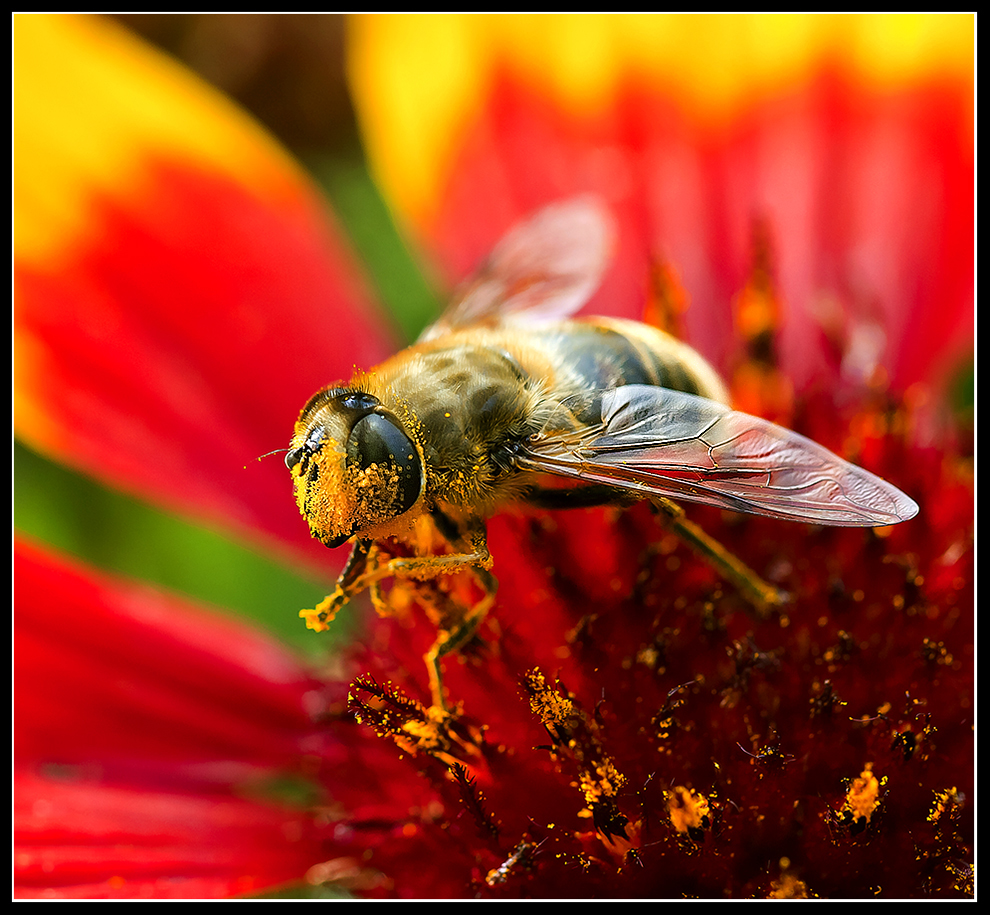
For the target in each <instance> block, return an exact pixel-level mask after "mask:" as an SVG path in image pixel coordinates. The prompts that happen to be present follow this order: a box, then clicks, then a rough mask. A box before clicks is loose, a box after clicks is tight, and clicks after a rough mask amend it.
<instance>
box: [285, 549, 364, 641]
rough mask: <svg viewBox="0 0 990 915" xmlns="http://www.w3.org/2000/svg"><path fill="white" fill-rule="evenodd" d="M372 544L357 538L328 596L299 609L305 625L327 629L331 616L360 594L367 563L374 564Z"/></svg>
mask: <svg viewBox="0 0 990 915" xmlns="http://www.w3.org/2000/svg"><path fill="white" fill-rule="evenodd" d="M372 549H373V544H372V543H371V541H370V540H358V541H357V542H355V544H354V548H353V549H352V550H351V555H350V556H349V557H348V559H347V563H346V564H345V565H344V570H343V571H342V572H341V573H340V576H339V577H338V578H337V586H336V587H335V588H334V591H333V593H332V594H330V595H329V596H327V597H325V598H324V599H323V600H322V601H320V603H318V604H317V605H316V607H315V608H314V609H312V610H300V611H299V616H301V617H302V618H303V619H304V620H306V627H307V628H308V629H313V630H315V631H316V632H323V631H324V630H326V629H328V628H329V626H330V623H331V622H333V618H334V617H335V616H336V615H337V613H338V611H339V610H340V608H341V607H343V606H344V604H346V603H347V602H348V601H349V600H350V599H351V598H352V597H354V595H355V594H360V593H361V591H363V590H364V589H365V588H366V587H367V584H365V583H364V578H365V575H366V572H367V571H368V567H369V565H374V563H373V557H372Z"/></svg>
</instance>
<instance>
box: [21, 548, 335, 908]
mask: <svg viewBox="0 0 990 915" xmlns="http://www.w3.org/2000/svg"><path fill="white" fill-rule="evenodd" d="M14 574H15V582H16V585H15V595H14V596H15V615H14V645H15V653H14V689H15V692H14V700H15V704H14V751H15V761H16V764H17V777H16V780H15V786H14V787H15V887H16V890H15V891H16V894H17V895H18V896H21V897H46V898H57V897H63V898H68V897H72V898H96V897H99V898H108V897H120V898H123V897H128V898H136V897H142V896H146V897H152V896H156V897H160V896H166V897H183V896H184V897H190V896H226V895H231V894H237V893H248V892H257V891H258V890H260V889H261V888H264V887H267V886H272V885H275V884H279V883H283V882H286V881H289V880H295V881H298V880H301V878H302V876H303V874H304V873H305V871H306V869H307V868H309V867H310V866H312V865H313V864H315V863H317V862H319V861H321V860H323V858H324V852H323V849H322V847H321V845H320V843H319V842H318V841H317V839H316V837H315V833H314V831H313V830H312V829H311V827H310V820H309V818H308V817H306V816H305V815H304V811H303V808H300V807H291V806H286V805H285V804H284V803H277V802H276V800H275V798H276V795H272V794H271V791H272V783H273V781H274V780H275V779H277V778H279V777H282V776H288V777H291V778H295V779H304V778H305V777H308V776H307V773H306V771H305V770H304V769H301V768H300V766H301V763H302V760H303V758H304V756H305V755H306V753H319V752H320V749H321V741H318V740H317V739H316V735H315V732H314V729H313V724H312V721H311V719H310V716H309V715H308V714H307V710H306V703H307V694H308V693H309V692H310V691H311V690H312V689H314V687H315V684H314V682H313V681H312V680H310V679H309V678H308V677H307V675H306V674H305V672H304V671H302V670H301V668H300V667H299V666H298V664H297V663H296V662H295V661H294V660H293V659H292V658H291V657H290V656H289V655H288V654H287V653H286V652H285V651H284V650H283V649H280V648H279V647H277V646H276V645H274V644H272V643H271V642H269V641H267V640H265V639H263V638H262V637H261V636H259V635H257V634H256V633H254V632H252V631H251V630H250V629H248V628H246V627H245V626H243V625H242V624H239V623H235V622H233V621H230V620H226V619H223V618H221V617H219V616H217V615H216V614H213V613H208V612H206V611H204V610H200V609H197V608H193V607H191V606H189V605H188V604H186V603H184V602H182V601H179V600H177V599H176V598H172V597H168V596H165V595H162V594H160V593H157V592H155V591H152V590H151V589H148V588H145V587H139V586H135V585H127V584H124V583H122V582H120V581H116V580H112V579H109V578H105V577H102V576H100V577H97V576H94V575H92V574H90V573H87V572H85V571H84V570H82V569H80V568H79V567H77V566H74V565H70V564H68V563H65V562H62V561H58V560H54V559H52V558H51V557H50V556H48V555H47V554H45V553H43V552H41V551H39V550H37V549H35V548H33V547H29V546H27V545H24V544H17V547H16V551H15V567H14ZM314 785H315V783H314ZM246 792H248V793H250V794H253V795H254V799H252V798H251V797H249V794H248V793H246ZM266 796H268V797H269V799H268V800H265V799H264V798H265V797H266Z"/></svg>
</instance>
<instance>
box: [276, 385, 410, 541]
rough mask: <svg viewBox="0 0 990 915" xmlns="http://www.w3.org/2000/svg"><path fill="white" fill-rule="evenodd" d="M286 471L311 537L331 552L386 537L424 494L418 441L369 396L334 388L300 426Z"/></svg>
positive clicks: (309, 406) (307, 409) (305, 415)
mask: <svg viewBox="0 0 990 915" xmlns="http://www.w3.org/2000/svg"><path fill="white" fill-rule="evenodd" d="M285 464H286V466H287V467H288V468H289V470H290V471H291V472H292V479H293V483H294V485H295V495H296V503H297V504H298V505H299V510H300V511H301V512H302V514H303V517H304V518H305V519H306V521H307V522H308V523H309V529H310V532H311V533H312V534H313V536H314V537H316V539H317V540H319V541H321V542H322V543H324V544H325V545H326V546H329V547H334V546H340V545H341V544H342V543H344V542H345V541H347V540H349V539H350V538H351V537H353V536H355V535H356V536H358V537H360V536H361V535H362V534H366V533H368V532H369V531H376V532H377V533H380V532H381V531H382V529H383V526H384V527H386V528H387V526H388V524H389V522H391V521H392V520H394V519H395V518H398V517H399V516H400V515H403V514H405V513H406V512H408V511H409V510H410V509H411V508H413V506H415V505H416V503H417V502H418V501H419V500H420V497H421V496H422V494H423V488H424V473H423V460H422V458H421V456H420V452H419V451H418V449H417V448H416V444H415V442H414V441H413V440H412V438H410V436H409V434H408V433H407V432H406V431H405V429H404V428H403V426H402V424H401V423H400V422H399V420H398V419H397V418H396V417H395V416H394V415H393V414H391V413H390V412H389V411H388V410H386V409H385V408H384V407H382V405H381V403H380V402H379V401H378V399H377V398H376V397H374V396H373V395H371V394H367V393H365V392H363V391H354V390H347V389H341V388H327V389H326V390H324V391H321V392H320V393H319V394H317V395H316V396H315V397H313V398H312V399H311V400H310V402H309V403H308V404H306V406H305V407H304V408H303V411H302V413H301V415H300V417H299V421H298V422H297V423H296V429H295V434H294V435H293V437H292V443H291V445H290V448H289V453H288V454H287V455H286V456H285Z"/></svg>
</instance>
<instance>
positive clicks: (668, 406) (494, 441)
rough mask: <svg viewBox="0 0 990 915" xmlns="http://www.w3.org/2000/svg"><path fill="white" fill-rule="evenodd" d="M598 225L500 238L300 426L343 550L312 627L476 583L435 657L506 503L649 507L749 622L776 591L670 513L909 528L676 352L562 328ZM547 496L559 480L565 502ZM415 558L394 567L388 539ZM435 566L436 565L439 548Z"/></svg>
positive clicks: (582, 293) (835, 463)
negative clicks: (714, 511) (453, 580)
mask: <svg viewBox="0 0 990 915" xmlns="http://www.w3.org/2000/svg"><path fill="white" fill-rule="evenodd" d="M611 239H612V227H611V222H610V218H609V216H608V214H607V212H606V210H605V209H604V208H603V207H602V206H601V205H600V204H598V203H597V202H596V201H595V200H593V199H591V198H577V199H574V200H570V201H566V202H562V203H558V204H554V205H551V206H549V207H546V208H545V209H543V210H541V211H539V212H538V213H536V214H535V215H534V216H532V217H531V218H530V219H529V220H527V221H525V222H523V223H522V224H520V225H518V226H517V227H516V228H515V229H513V230H512V231H510V232H509V234H508V235H507V236H505V237H504V238H503V239H502V241H501V242H500V243H499V244H498V245H497V247H496V248H495V249H494V251H493V252H492V254H491V255H490V256H489V259H488V261H487V262H486V263H485V265H484V266H483V267H482V268H481V270H480V271H479V272H478V273H477V274H476V275H475V276H474V277H473V278H472V279H471V280H470V281H469V282H468V283H467V284H466V285H465V286H464V287H463V288H462V290H461V291H460V293H459V294H458V295H457V296H456V297H455V298H454V300H453V302H452V304H451V305H450V306H449V307H448V309H447V310H446V311H445V312H444V314H443V315H442V316H441V317H440V318H439V320H438V321H437V322H436V323H434V324H433V325H431V326H430V327H428V328H427V329H426V330H425V331H424V332H423V334H422V335H421V337H420V338H419V340H418V341H417V342H416V344H414V345H413V346H411V347H409V348H408V349H406V350H404V351H402V352H400V353H398V354H397V355H395V356H393V357H391V358H390V359H388V360H386V361H385V362H384V363H382V364H381V365H379V366H377V367H376V368H373V369H371V370H370V371H367V372H359V373H357V374H356V375H355V376H354V377H353V378H352V379H351V380H350V382H349V383H348V384H346V385H336V386H331V387H328V388H325V389H324V390H322V391H319V392H318V393H317V394H316V395H314V396H313V397H312V398H311V399H310V401H309V402H308V403H307V404H306V406H305V407H304V408H303V410H302V413H301V414H300V416H299V420H298V422H297V423H296V425H295V432H294V435H293V438H292V442H291V446H290V449H289V452H288V454H287V455H286V465H287V466H288V467H289V469H290V471H291V472H292V477H293V481H294V487H295V497H296V501H297V503H298V506H299V509H300V511H301V512H302V514H303V517H304V518H305V519H306V520H307V522H308V523H309V527H310V531H311V532H312V534H313V536H314V537H316V538H317V539H318V540H320V541H322V542H323V543H324V544H326V545H327V546H328V547H336V546H340V545H342V544H343V543H345V542H347V541H353V544H354V546H353V549H352V552H351V556H350V559H349V560H348V562H347V564H346V566H345V568H344V571H343V572H342V573H341V575H340V578H339V579H338V581H337V586H336V589H335V591H334V593H333V594H332V595H330V596H329V597H328V598H326V599H325V600H324V601H323V602H322V603H321V604H319V605H318V606H317V607H316V609H315V610H312V611H303V612H302V614H301V615H302V616H304V617H306V618H307V624H308V625H309V626H310V627H311V628H314V629H325V628H326V626H327V624H328V623H329V621H330V620H331V619H332V618H333V616H334V615H335V613H336V612H337V610H338V609H339V608H340V607H341V606H342V605H343V604H344V603H346V602H347V601H348V600H349V599H350V598H351V597H353V596H354V595H355V594H357V593H359V592H360V591H362V590H365V589H368V590H370V592H371V596H372V599H373V601H375V602H376V606H378V607H379V609H380V610H382V609H383V607H382V604H383V603H384V602H383V600H382V598H381V594H380V592H379V590H378V587H379V584H378V583H379V582H380V581H381V580H382V579H383V578H387V577H395V578H398V579H427V578H433V577H439V576H443V575H447V574H450V573H453V572H456V571H459V570H463V569H465V568H470V569H472V570H474V573H475V575H476V576H477V580H478V581H479V582H480V583H481V585H482V587H483V589H484V591H485V592H486V597H485V598H484V599H483V600H482V601H480V603H479V604H478V605H477V606H476V607H473V608H470V610H467V611H466V612H464V613H463V614H462V617H461V619H459V620H457V621H455V624H454V625H444V626H443V627H441V632H440V637H439V638H438V641H437V644H436V645H435V646H434V647H433V649H432V650H431V652H430V654H429V655H428V656H427V661H428V664H429V666H430V671H431V681H432V686H433V690H434V699H435V702H436V703H437V705H439V706H441V707H443V697H442V695H441V688H440V666H439V662H440V658H441V657H442V656H443V655H444V654H446V653H448V652H450V651H452V650H455V649H456V648H457V647H458V646H460V645H463V644H464V643H465V642H466V641H467V639H469V638H470V636H471V634H472V633H473V632H474V630H475V629H476V627H477V625H478V623H479V622H480V620H481V618H482V617H483V616H484V613H485V612H486V611H487V609H488V607H489V606H490V604H491V603H492V601H493V598H494V591H495V580H494V578H493V577H492V576H491V575H490V574H489V573H488V571H487V570H488V569H490V568H491V566H492V557H491V555H490V553H489V551H488V547H487V542H486V536H485V519H486V518H488V517H490V516H491V515H493V514H494V513H496V512H497V511H499V510H500V508H502V507H503V506H505V505H506V504H507V503H511V502H523V503H529V504H531V505H537V506H542V507H548V508H562V507H574V506H591V505H602V504H609V503H612V504H624V503H628V502H631V501H636V500H639V499H648V500H650V501H652V502H653V503H654V504H655V505H656V506H658V507H659V508H660V509H661V511H663V512H664V513H665V514H666V515H667V516H668V521H669V523H670V524H671V525H672V527H673V529H674V530H675V532H676V533H678V534H679V535H681V536H682V537H684V538H685V539H687V540H688V541H689V542H691V544H692V545H693V546H694V547H695V548H696V549H698V550H700V551H701V552H702V553H704V554H705V555H706V556H707V558H709V559H710V560H711V561H712V562H713V563H714V564H715V565H716V567H717V568H718V569H719V570H720V571H721V572H722V573H723V574H725V575H726V576H728V577H729V578H730V579H731V580H732V581H733V582H734V583H735V584H737V585H738V586H739V587H741V588H742V589H743V591H744V592H745V593H746V594H747V596H748V597H749V598H750V599H751V600H752V601H753V602H754V603H756V604H758V605H762V606H765V605H768V604H773V603H775V602H777V601H778V599H779V595H778V594H777V592H776V590H775V589H774V588H773V587H772V586H770V585H768V584H766V583H764V582H762V581H761V580H760V579H759V577H758V576H757V575H755V573H753V572H752V571H751V570H749V569H748V568H747V567H746V566H745V565H743V564H742V563H741V562H740V561H739V560H738V559H736V558H735V557H734V556H732V555H731V554H729V553H728V552H727V551H726V550H724V549H723V548H721V547H720V546H719V545H718V544H717V543H716V542H715V541H713V540H711V538H709V537H707V535H706V534H704V532H703V531H701V530H700V529H699V528H698V527H697V526H695V525H692V524H691V523H690V522H689V521H687V519H686V518H684V517H683V512H682V511H681V510H680V508H679V507H678V506H677V504H676V503H675V502H674V501H672V500H674V499H677V500H684V501H689V502H701V503H705V504H707V505H714V506H718V507H720V508H724V509H731V510H733V511H738V512H748V513H752V514H758V515H768V516H771V517H774V518H781V519H786V520H793V521H805V522H814V523H818V524H827V525H846V526H878V525H888V524H894V523H897V522H900V521H905V520H907V519H909V518H911V517H913V516H914V515H915V514H916V513H917V511H918V507H917V505H916V504H915V503H914V502H913V501H912V500H911V499H910V498H908V497H907V496H906V495H904V493H902V492H901V491H900V490H898V489H897V488H895V487H894V486H892V485H890V484H889V483H886V482H885V481H883V480H881V479H880V478H879V477H877V476H874V475H873V474H872V473H869V472H867V471H866V470H863V469H861V468H859V467H856V466H855V465H853V464H850V463H848V462H847V461H845V460H843V459H842V458H840V457H838V456H837V455H835V454H833V453H832V452H831V451H828V450H827V449H825V448H823V447H822V446H820V445H818V444H816V443H814V442H812V441H810V440H809V439H807V438H804V437H803V436H801V435H798V434H797V433H795V432H791V431H789V430H787V429H784V428H782V427H781V426H778V425H775V424H773V423H770V422H767V421H766V420H763V419H759V418H757V417H754V416H749V415H746V414H744V413H739V412H736V411H733V410H732V409H730V407H728V406H727V405H726V401H727V399H728V398H727V393H726V390H725V387H724V385H723V384H722V382H721V380H720V379H719V377H718V375H717V374H716V372H715V371H714V369H712V368H711V366H709V365H708V363H707V362H705V360H704V359H703V358H702V357H701V356H700V355H699V354H698V353H697V352H695V351H694V350H693V349H691V348H690V347H689V346H687V345H686V344H684V343H682V342H680V341H679V340H676V339H675V338H673V337H671V336H670V335H668V334H666V333H664V332H663V331H661V330H659V329H657V328H654V327H651V326H648V325H646V324H641V323H638V322H635V321H630V320H619V319H613V318H604V317H588V318H579V319H575V318H573V317H572V316H573V315H574V314H575V313H576V312H577V311H578V309H579V308H580V307H581V306H582V305H583V304H584V303H585V302H586V301H587V299H588V298H589V297H590V296H591V294H592V293H593V292H594V291H595V289H596V288H597V287H598V284H599V280H600V278H601V275H602V273H603V272H604V269H605V266H606V264H607V261H608V258H609V253H610V247H611ZM552 478H558V480H559V479H560V478H567V479H569V480H570V481H572V484H571V485H569V486H568V487H566V488H562V487H561V486H559V485H557V486H554V485H552ZM389 540H393V541H398V542H401V543H403V544H405V545H406V547H407V548H409V549H411V550H412V552H413V555H412V556H396V555H394V553H390V552H389V548H388V546H387V545H386V543H387V541H389ZM438 540H439V541H441V542H442V543H444V544H446V546H445V550H446V551H439V552H438V551H437V541H438Z"/></svg>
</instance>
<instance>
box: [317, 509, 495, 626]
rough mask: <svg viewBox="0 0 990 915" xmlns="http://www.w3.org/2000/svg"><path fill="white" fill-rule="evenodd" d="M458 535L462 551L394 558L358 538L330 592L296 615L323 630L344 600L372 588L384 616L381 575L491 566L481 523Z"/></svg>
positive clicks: (427, 574)
mask: <svg viewBox="0 0 990 915" xmlns="http://www.w3.org/2000/svg"><path fill="white" fill-rule="evenodd" d="M460 539H462V540H463V543H462V544H461V545H462V546H463V547H464V549H463V551H462V552H458V553H448V554H442V555H439V556H399V557H394V558H385V557H386V556H387V554H385V553H383V552H382V550H381V549H380V547H378V546H377V545H376V544H374V543H372V542H371V541H367V540H358V541H357V542H356V543H355V544H354V549H353V550H352V551H351V555H350V558H349V559H348V560H347V564H346V565H345V566H344V570H343V571H342V572H341V573H340V577H339V578H338V579H337V586H336V588H334V591H333V593H332V594H330V595H328V596H327V597H325V598H324V599H323V600H322V601H320V603H318V604H317V605H316V607H314V608H313V609H312V610H300V611H299V616H300V617H301V618H302V619H304V620H306V627H307V628H308V629H312V630H314V631H316V632H324V631H325V630H327V629H328V628H329V627H330V623H331V622H332V621H333V619H334V617H335V616H336V615H337V613H338V612H339V611H340V609H341V607H343V606H344V604H346V603H348V602H349V601H350V600H352V599H353V598H354V597H356V596H357V595H358V594H360V593H361V592H362V591H365V590H368V589H371V591H372V600H373V602H374V605H375V608H376V609H377V610H378V612H379V613H380V614H382V615H386V616H387V615H388V613H387V605H386V603H385V602H384V600H383V599H382V598H381V595H380V591H379V589H378V582H380V581H381V580H382V579H384V578H412V579H421V580H422V579H428V578H439V577H441V576H443V575H450V574H451V573H453V572H457V571H459V570H461V569H463V568H466V567H472V566H473V567H477V568H479V569H490V568H491V566H492V556H491V553H490V552H489V551H488V541H487V537H486V534H485V528H484V525H480V524H479V525H478V526H477V527H475V528H474V529H473V530H472V531H471V532H470V533H469V534H467V535H466V536H464V537H463V538H460Z"/></svg>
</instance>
